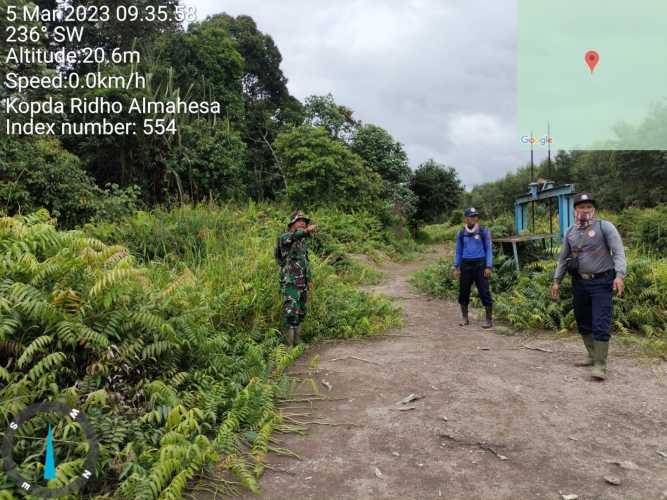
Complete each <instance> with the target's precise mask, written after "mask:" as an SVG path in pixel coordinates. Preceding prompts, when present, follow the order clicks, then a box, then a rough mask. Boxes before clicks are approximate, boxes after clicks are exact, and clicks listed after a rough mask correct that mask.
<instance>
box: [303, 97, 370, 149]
mask: <svg viewBox="0 0 667 500" xmlns="http://www.w3.org/2000/svg"><path fill="white" fill-rule="evenodd" d="M305 108H306V109H305V112H306V121H305V123H306V124H308V125H312V126H314V127H322V128H324V129H325V130H326V131H327V132H328V133H329V136H330V137H331V138H332V139H336V140H339V141H343V142H349V141H350V139H351V138H352V135H353V134H354V131H355V129H356V128H357V127H358V126H359V125H360V122H358V121H357V120H355V119H354V118H353V117H352V115H353V111H352V110H351V109H350V108H348V107H346V106H342V105H340V104H337V103H336V101H335V100H334V97H333V95H331V94H327V95H325V96H317V95H311V96H310V97H307V98H306V102H305Z"/></svg>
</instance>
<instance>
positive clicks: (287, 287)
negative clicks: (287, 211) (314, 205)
mask: <svg viewBox="0 0 667 500" xmlns="http://www.w3.org/2000/svg"><path fill="white" fill-rule="evenodd" d="M287 229H288V232H286V233H283V234H281V235H280V236H279V237H278V241H277V242H276V249H275V257H276V260H277V261H278V263H279V265H280V292H281V293H282V295H283V322H284V323H285V326H286V327H287V334H286V336H287V344H288V345H289V346H293V345H295V344H298V343H299V342H300V341H301V322H302V321H303V319H304V317H305V316H306V302H307V300H308V290H309V289H310V288H311V281H310V263H309V262H308V247H307V245H306V237H307V236H310V235H312V234H314V233H315V232H317V226H316V225H314V224H311V223H310V219H309V218H308V217H306V216H305V215H304V214H303V213H302V212H300V211H298V210H297V211H295V212H293V213H292V215H291V216H290V219H289V222H288V224H287Z"/></svg>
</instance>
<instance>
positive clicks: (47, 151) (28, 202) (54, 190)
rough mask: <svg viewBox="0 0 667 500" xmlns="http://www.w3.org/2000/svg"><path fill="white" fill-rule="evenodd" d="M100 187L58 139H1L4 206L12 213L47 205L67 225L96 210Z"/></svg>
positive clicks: (0, 177) (0, 189)
mask: <svg viewBox="0 0 667 500" xmlns="http://www.w3.org/2000/svg"><path fill="white" fill-rule="evenodd" d="M99 197H100V190H99V189H98V188H97V187H96V186H95V183H94V181H93V180H92V179H91V178H90V177H89V176H88V175H87V174H86V173H85V171H84V170H83V169H82V167H81V162H80V161H79V159H78V158H77V157H76V156H74V155H72V154H70V153H68V152H67V151H65V150H64V149H63V148H62V147H61V145H60V143H59V141H58V140H56V139H36V138H33V137H31V138H29V140H25V139H15V138H8V137H4V138H1V139H0V200H2V206H1V209H3V210H4V211H5V212H7V213H9V214H14V213H17V212H19V211H21V212H23V213H29V212H31V211H34V210H36V209H38V208H40V207H44V208H47V209H48V210H50V211H51V212H52V213H53V214H54V215H55V216H57V217H59V220H60V223H61V224H62V225H63V226H65V227H73V226H74V225H76V224H81V223H83V222H85V221H87V220H89V219H90V218H92V217H93V216H95V214H96V213H97V207H96V203H99V200H98V198H99Z"/></svg>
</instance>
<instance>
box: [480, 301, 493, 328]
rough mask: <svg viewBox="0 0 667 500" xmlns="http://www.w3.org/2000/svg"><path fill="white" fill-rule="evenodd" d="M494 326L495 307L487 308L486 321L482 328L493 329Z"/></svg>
mask: <svg viewBox="0 0 667 500" xmlns="http://www.w3.org/2000/svg"><path fill="white" fill-rule="evenodd" d="M492 326H493V306H486V319H485V320H484V324H483V325H482V328H491V327H492Z"/></svg>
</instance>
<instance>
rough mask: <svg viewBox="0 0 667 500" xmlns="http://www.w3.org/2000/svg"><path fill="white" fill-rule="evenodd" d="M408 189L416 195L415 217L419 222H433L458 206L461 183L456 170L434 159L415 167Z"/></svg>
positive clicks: (439, 219)
mask: <svg viewBox="0 0 667 500" xmlns="http://www.w3.org/2000/svg"><path fill="white" fill-rule="evenodd" d="M410 189H411V190H412V191H413V192H414V193H415V195H416V196H417V213H416V215H415V217H416V220H417V221H419V222H421V223H435V222H439V221H441V220H442V219H443V218H445V217H447V216H448V215H449V214H450V212H451V211H452V210H453V209H455V208H456V207H458V206H459V201H460V199H461V195H462V194H463V184H462V183H461V181H460V180H459V177H458V174H457V173H456V170H454V169H453V168H452V167H447V166H445V165H442V164H440V163H437V162H436V161H434V160H428V161H426V162H424V163H422V164H421V165H420V166H419V167H418V168H417V170H416V171H415V174H414V176H413V178H412V179H411V181H410Z"/></svg>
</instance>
